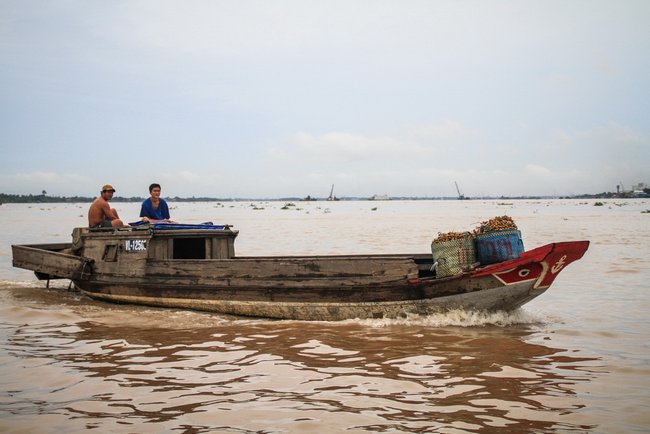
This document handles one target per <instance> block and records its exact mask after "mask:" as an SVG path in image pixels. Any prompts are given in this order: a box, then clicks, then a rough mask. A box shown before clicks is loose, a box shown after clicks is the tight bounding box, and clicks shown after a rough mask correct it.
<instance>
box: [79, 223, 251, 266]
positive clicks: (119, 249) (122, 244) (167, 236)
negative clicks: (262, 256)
mask: <svg viewBox="0 0 650 434" xmlns="http://www.w3.org/2000/svg"><path fill="white" fill-rule="evenodd" d="M238 233H239V231H236V230H232V229H231V228H230V226H227V225H226V226H216V225H170V224H165V225H160V224H158V225H156V224H154V225H146V226H145V225H142V226H136V227H130V228H118V229H113V228H92V229H91V228H75V229H74V230H73V232H72V250H73V253H74V254H77V255H80V256H83V257H86V258H92V259H94V260H95V261H96V262H121V261H123V260H126V261H134V260H142V259H145V260H170V259H232V258H234V256H235V238H236V237H237V235H238Z"/></svg>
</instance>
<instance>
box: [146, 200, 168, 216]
mask: <svg viewBox="0 0 650 434" xmlns="http://www.w3.org/2000/svg"><path fill="white" fill-rule="evenodd" d="M140 217H148V218H150V219H153V220H169V207H168V206H167V202H165V200H164V199H160V203H159V204H158V209H154V207H153V203H152V202H151V198H147V199H145V200H144V201H143V202H142V207H141V208H140Z"/></svg>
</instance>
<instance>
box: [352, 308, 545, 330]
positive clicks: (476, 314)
mask: <svg viewBox="0 0 650 434" xmlns="http://www.w3.org/2000/svg"><path fill="white" fill-rule="evenodd" d="M350 321H354V322H356V323H358V324H362V325H364V326H369V327H377V328H380V327H388V326H395V325H409V326H413V325H417V326H427V327H481V326H488V325H495V326H500V327H506V326H511V325H516V324H539V323H544V322H546V321H547V320H546V319H545V318H543V317H542V316H540V315H539V314H534V313H531V312H528V311H526V310H523V309H517V310H515V311H512V312H503V311H498V312H486V311H467V310H452V311H449V312H442V313H436V314H431V315H426V316H422V315H411V316H408V317H406V318H381V319H363V320H359V319H357V320H348V321H346V322H350Z"/></svg>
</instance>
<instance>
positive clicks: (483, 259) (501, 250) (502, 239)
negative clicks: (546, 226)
mask: <svg viewBox="0 0 650 434" xmlns="http://www.w3.org/2000/svg"><path fill="white" fill-rule="evenodd" d="M474 244H475V247H476V257H477V259H478V261H479V262H480V263H481V265H488V264H496V263H497V262H503V261H507V260H509V259H515V258H518V257H519V255H520V254H522V253H523V252H524V243H523V241H522V240H521V232H520V231H519V230H518V229H517V225H516V224H515V222H514V220H513V219H512V218H511V217H508V216H501V217H494V218H492V219H490V220H487V221H484V222H481V223H480V225H479V226H478V227H477V228H476V229H474Z"/></svg>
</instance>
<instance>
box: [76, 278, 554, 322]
mask: <svg viewBox="0 0 650 434" xmlns="http://www.w3.org/2000/svg"><path fill="white" fill-rule="evenodd" d="M79 289H80V290H81V292H83V293H84V294H86V295H88V296H89V297H91V298H94V299H97V300H103V301H109V302H114V303H126V304H139V305H146V306H156V307H167V308H177V309H192V310H199V311H207V312H215V313H220V314H227V315H236V316H249V317H263V318H275V319H291V320H304V321H340V320H345V319H354V318H359V319H368V318H404V317H408V316H411V315H430V314H433V313H439V312H445V311H450V310H455V309H463V310H481V311H498V310H503V311H510V310H514V309H516V308H518V307H520V306H522V305H523V304H525V303H527V302H528V301H530V300H532V299H533V298H535V297H537V296H538V295H540V294H542V293H543V292H544V291H545V290H546V288H544V289H538V288H534V281H526V282H521V283H516V284H512V285H503V286H500V287H496V288H488V289H483V290H480V291H474V292H467V293H459V294H454V295H447V296H440V297H434V298H419V299H413V298H412V299H404V300H398V301H367V302H319V301H263V300H232V299H220V298H215V297H214V294H216V293H217V291H214V292H213V296H211V297H209V296H208V297H203V298H187V297H169V296H168V297H162V296H158V297H156V296H145V295H128V294H123V293H118V294H115V293H112V292H113V291H112V290H111V289H115V288H108V287H106V288H104V290H103V291H102V292H95V291H86V290H84V289H83V288H82V287H79ZM118 292H121V291H118Z"/></svg>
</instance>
